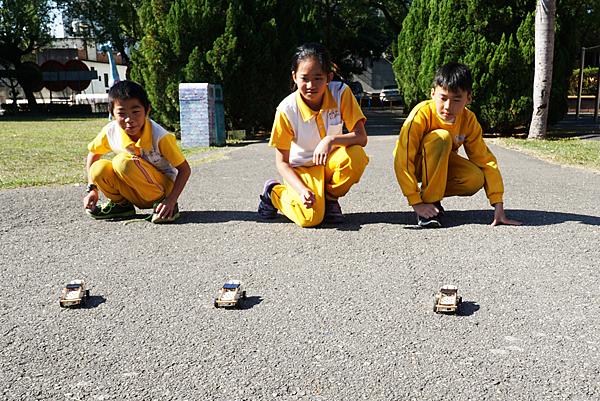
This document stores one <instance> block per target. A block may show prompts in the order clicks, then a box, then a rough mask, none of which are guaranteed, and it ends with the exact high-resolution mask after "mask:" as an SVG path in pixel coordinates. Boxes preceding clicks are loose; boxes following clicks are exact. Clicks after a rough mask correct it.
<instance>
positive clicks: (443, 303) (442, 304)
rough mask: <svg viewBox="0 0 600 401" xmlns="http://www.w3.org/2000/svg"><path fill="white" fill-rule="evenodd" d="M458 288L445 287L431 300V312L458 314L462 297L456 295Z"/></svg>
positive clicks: (453, 286)
mask: <svg viewBox="0 0 600 401" xmlns="http://www.w3.org/2000/svg"><path fill="white" fill-rule="evenodd" d="M457 293H458V287H457V286H455V285H445V286H443V287H442V289H441V290H440V293H439V294H437V295H436V296H435V298H434V300H433V311H434V312H435V313H458V309H459V307H460V305H461V304H462V297H459V296H458V295H457Z"/></svg>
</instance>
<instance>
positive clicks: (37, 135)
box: [0, 116, 208, 188]
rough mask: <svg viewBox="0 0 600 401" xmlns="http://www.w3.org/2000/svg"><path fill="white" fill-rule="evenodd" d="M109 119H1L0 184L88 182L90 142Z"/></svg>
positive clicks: (187, 155)
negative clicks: (87, 166) (88, 147)
mask: <svg viewBox="0 0 600 401" xmlns="http://www.w3.org/2000/svg"><path fill="white" fill-rule="evenodd" d="M107 123H108V118H107V117H104V116H103V117H101V118H98V117H60V118H58V117H57V118H50V117H29V116H28V117H27V118H2V119H0V188H16V187H24V186H30V185H64V184H74V183H81V184H86V183H87V178H86V171H85V163H86V157H87V154H88V150H87V144H88V143H89V142H91V141H92V140H93V139H94V138H95V137H96V135H98V133H99V132H100V130H101V129H102V127H104V126H105V125H106V124H107ZM206 149H208V148H194V149H185V150H184V154H185V156H186V157H189V156H191V155H193V154H196V153H200V152H203V151H205V150H206ZM106 157H111V155H110V154H109V155H107V156H106Z"/></svg>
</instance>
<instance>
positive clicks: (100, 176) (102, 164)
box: [90, 160, 115, 183]
mask: <svg viewBox="0 0 600 401" xmlns="http://www.w3.org/2000/svg"><path fill="white" fill-rule="evenodd" d="M114 175H115V171H114V169H113V165H112V163H111V162H110V161H108V160H98V161H96V162H95V163H94V164H92V166H91V167H90V178H91V180H92V182H95V183H97V182H98V181H101V180H106V179H107V178H109V177H113V176H114Z"/></svg>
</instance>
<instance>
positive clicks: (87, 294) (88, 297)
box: [85, 290, 90, 299]
mask: <svg viewBox="0 0 600 401" xmlns="http://www.w3.org/2000/svg"><path fill="white" fill-rule="evenodd" d="M85 297H86V298H87V299H90V290H85Z"/></svg>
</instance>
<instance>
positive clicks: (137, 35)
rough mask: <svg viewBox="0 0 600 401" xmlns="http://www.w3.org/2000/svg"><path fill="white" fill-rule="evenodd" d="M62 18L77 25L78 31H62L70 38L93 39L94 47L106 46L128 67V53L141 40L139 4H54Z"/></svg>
mask: <svg viewBox="0 0 600 401" xmlns="http://www.w3.org/2000/svg"><path fill="white" fill-rule="evenodd" d="M57 4H58V5H59V7H61V8H63V9H64V14H65V15H67V16H68V17H70V19H72V20H73V21H78V22H80V24H79V25H78V26H79V29H78V30H74V29H73V27H72V26H68V27H65V29H67V30H68V31H69V33H70V34H71V35H73V36H84V37H89V36H91V37H94V38H95V39H96V41H97V43H107V42H110V44H111V46H112V48H113V49H114V50H116V51H118V52H119V53H121V57H122V58H123V60H124V61H125V62H126V63H127V64H129V63H130V60H129V56H128V50H129V49H131V48H133V47H134V46H136V44H137V43H138V42H139V41H140V40H141V38H142V36H143V31H142V28H141V25H140V18H139V15H138V10H139V9H140V7H141V5H142V0H78V1H71V0H57Z"/></svg>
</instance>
